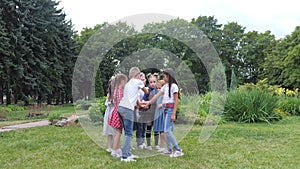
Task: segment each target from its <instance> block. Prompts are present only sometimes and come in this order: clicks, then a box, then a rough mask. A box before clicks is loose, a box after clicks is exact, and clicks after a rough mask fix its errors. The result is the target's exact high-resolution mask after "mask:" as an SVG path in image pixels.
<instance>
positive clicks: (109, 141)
mask: <svg viewBox="0 0 300 169" xmlns="http://www.w3.org/2000/svg"><path fill="white" fill-rule="evenodd" d="M113 139H114V136H113V135H107V148H108V149H112V147H113Z"/></svg>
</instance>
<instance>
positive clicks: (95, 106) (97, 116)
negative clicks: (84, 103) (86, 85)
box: [88, 103, 103, 124]
mask: <svg viewBox="0 0 300 169" xmlns="http://www.w3.org/2000/svg"><path fill="white" fill-rule="evenodd" d="M88 113H89V117H90V120H91V121H92V122H93V123H95V124H101V122H102V121H103V115H102V113H101V110H100V104H99V103H92V104H91V106H90V107H89V109H88Z"/></svg>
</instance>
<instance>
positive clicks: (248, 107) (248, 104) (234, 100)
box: [223, 90, 282, 123]
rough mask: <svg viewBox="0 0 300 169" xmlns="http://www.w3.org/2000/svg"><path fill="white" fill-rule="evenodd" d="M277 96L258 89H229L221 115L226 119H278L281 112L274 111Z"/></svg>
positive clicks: (250, 121)
mask: <svg viewBox="0 0 300 169" xmlns="http://www.w3.org/2000/svg"><path fill="white" fill-rule="evenodd" d="M276 101H277V98H276V97H275V96H273V95H271V94H269V93H267V92H264V91H260V90H251V91H238V90H236V91H231V92H229V93H228V95H227V99H226V104H225V111H224V114H223V117H224V118H225V120H227V121H236V122H246V123H254V122H267V123H270V122H272V121H276V120H280V119H281V118H282V116H281V114H280V113H278V112H276V111H275V110H274V109H275V107H276Z"/></svg>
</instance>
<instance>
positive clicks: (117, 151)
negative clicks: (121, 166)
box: [111, 149, 122, 158]
mask: <svg viewBox="0 0 300 169" xmlns="http://www.w3.org/2000/svg"><path fill="white" fill-rule="evenodd" d="M111 156H113V157H114V158H120V157H122V150H121V149H118V150H116V151H114V150H112V152H111Z"/></svg>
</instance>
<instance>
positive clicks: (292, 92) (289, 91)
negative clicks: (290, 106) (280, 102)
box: [285, 89, 295, 96]
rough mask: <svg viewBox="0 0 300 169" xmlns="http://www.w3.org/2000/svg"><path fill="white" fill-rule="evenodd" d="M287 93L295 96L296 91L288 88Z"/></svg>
mask: <svg viewBox="0 0 300 169" xmlns="http://www.w3.org/2000/svg"><path fill="white" fill-rule="evenodd" d="M285 94H286V95H287V96H294V95H295V92H294V91H293V90H289V89H286V91H285Z"/></svg>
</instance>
